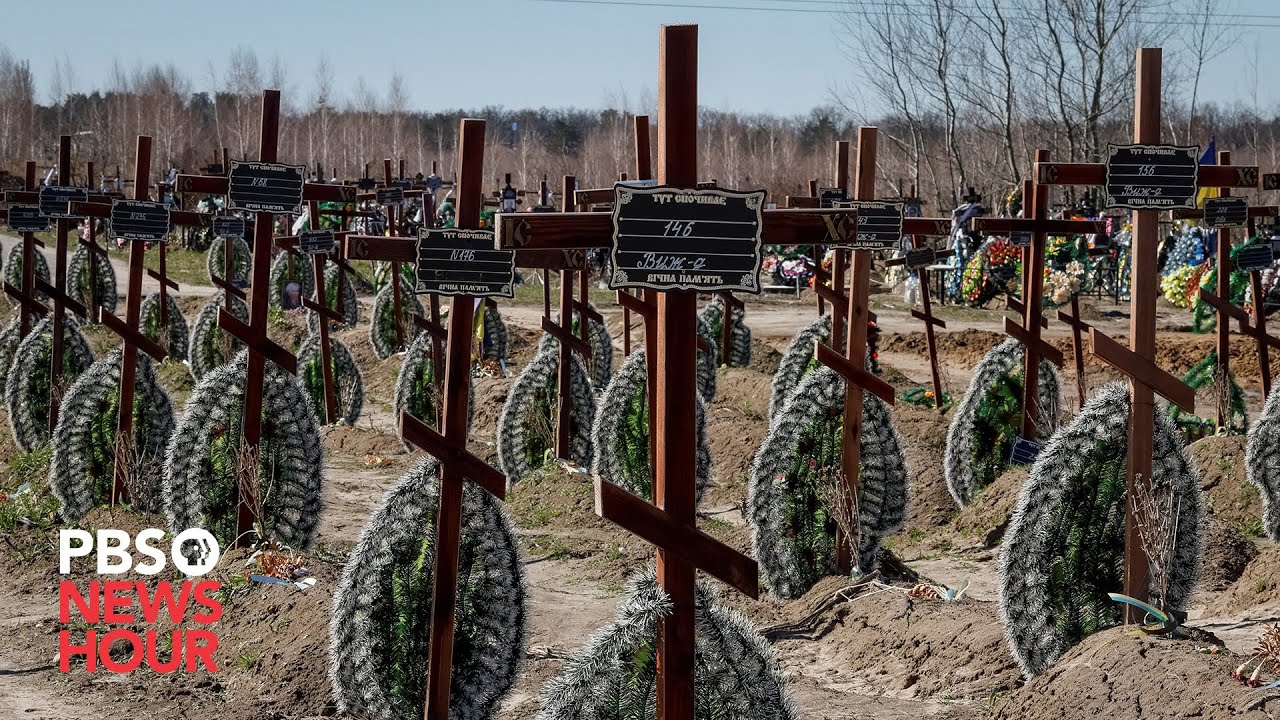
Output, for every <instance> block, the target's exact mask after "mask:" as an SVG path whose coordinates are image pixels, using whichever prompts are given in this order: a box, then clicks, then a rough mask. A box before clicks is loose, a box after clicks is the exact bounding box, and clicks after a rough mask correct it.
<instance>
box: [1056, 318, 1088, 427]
mask: <svg viewBox="0 0 1280 720" xmlns="http://www.w3.org/2000/svg"><path fill="white" fill-rule="evenodd" d="M1058 322H1061V323H1063V324H1065V325H1066V326H1067V327H1069V328H1071V354H1072V356H1073V359H1074V360H1075V368H1076V408H1077V409H1083V408H1084V400H1085V396H1086V395H1087V394H1088V388H1087V387H1086V386H1085V377H1084V338H1083V337H1082V336H1083V334H1085V333H1089V332H1092V330H1093V326H1092V325H1090V324H1089V323H1087V322H1085V321H1084V320H1081V319H1080V297H1079V295H1077V294H1076V293H1071V312H1070V313H1065V312H1063V311H1061V310H1059V311H1058Z"/></svg>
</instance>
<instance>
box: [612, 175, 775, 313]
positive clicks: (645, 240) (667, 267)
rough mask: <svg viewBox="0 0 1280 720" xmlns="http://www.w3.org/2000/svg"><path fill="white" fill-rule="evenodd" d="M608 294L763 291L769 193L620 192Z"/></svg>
mask: <svg viewBox="0 0 1280 720" xmlns="http://www.w3.org/2000/svg"><path fill="white" fill-rule="evenodd" d="M613 193H614V202H613V243H612V248H611V253H610V257H611V258H612V260H613V267H614V271H613V276H612V278H611V279H610V282H609V288H610V289H612V290H618V289H622V288H633V287H639V288H648V289H651V290H699V291H704V292H727V291H733V290H740V291H744V292H750V293H758V292H760V282H759V273H760V261H761V255H760V236H761V233H762V231H763V229H764V222H763V220H764V215H763V213H764V203H765V197H766V195H767V194H768V193H766V192H765V191H764V190H756V191H751V192H740V191H735V190H721V189H716V188H705V189H698V190H689V189H683V188H675V187H669V186H659V187H652V188H634V187H626V186H622V185H615V186H614V191H613Z"/></svg>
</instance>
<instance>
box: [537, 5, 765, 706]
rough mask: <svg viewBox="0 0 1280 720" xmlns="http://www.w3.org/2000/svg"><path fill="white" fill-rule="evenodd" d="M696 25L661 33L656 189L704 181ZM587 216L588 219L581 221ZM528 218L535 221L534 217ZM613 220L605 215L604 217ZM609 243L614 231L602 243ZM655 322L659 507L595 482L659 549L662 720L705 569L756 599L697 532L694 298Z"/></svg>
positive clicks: (668, 297)
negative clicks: (663, 597) (663, 607)
mask: <svg viewBox="0 0 1280 720" xmlns="http://www.w3.org/2000/svg"><path fill="white" fill-rule="evenodd" d="M697 47H698V30H697V26H696V25H684V26H663V28H662V31H661V44H660V49H659V79H658V138H659V149H658V183H659V184H661V185H670V186H673V187H684V188H691V187H693V186H694V185H695V184H696V181H697V174H698V173H697V157H698V153H697V107H698V101H697V77H698V75H697V73H698V65H697V63H698V51H697ZM582 215H584V216H587V215H591V213H582ZM531 217H536V216H535V215H531ZM606 217H608V216H607V215H606ZM611 235H612V232H611V230H606V231H605V236H606V237H609V236H611ZM657 305H658V307H657V318H656V322H655V323H653V324H652V325H650V327H651V328H655V329H656V330H657V333H656V334H657V342H656V344H657V352H656V357H652V358H649V363H650V364H651V365H653V366H656V368H657V371H658V379H657V382H656V383H654V384H653V385H651V391H652V392H653V393H654V403H653V407H652V410H651V415H655V416H656V418H657V434H656V435H655V436H653V437H651V442H652V443H653V444H654V455H655V462H654V464H653V470H654V473H653V476H654V488H655V494H656V506H655V504H650V503H649V502H648V501H646V500H643V499H641V498H638V497H635V496H634V495H632V494H631V493H629V492H627V491H625V490H622V489H620V488H617V487H614V486H612V485H610V484H608V483H606V482H604V481H602V480H600V479H599V478H597V479H596V482H595V487H596V512H597V513H598V514H599V515H600V516H601V517H604V518H605V519H607V520H610V521H612V522H615V523H617V524H619V525H621V526H622V527H624V528H626V529H627V530H629V531H630V532H633V533H635V534H637V535H639V536H640V537H642V538H644V539H646V540H648V541H649V542H651V543H653V544H654V545H656V546H657V572H658V583H659V584H660V585H661V587H662V589H663V590H664V592H665V593H666V594H667V596H668V597H669V598H670V601H671V612H670V613H668V614H666V615H665V616H663V617H662V619H660V620H659V621H658V637H657V667H658V681H657V717H658V718H659V720H693V717H694V656H695V632H696V631H695V623H694V595H695V589H694V584H695V576H696V573H697V570H698V569H702V570H704V571H706V572H708V573H711V574H712V575H714V576H716V577H718V578H720V579H722V580H724V581H725V582H727V583H729V584H730V585H732V586H733V587H734V588H736V589H737V590H739V591H740V592H743V593H744V594H746V595H748V596H751V597H755V596H756V595H757V594H758V591H759V590H758V574H757V573H758V570H757V567H756V563H755V561H754V560H751V559H750V558H748V557H746V556H744V555H742V554H741V553H738V552H737V551H735V550H733V549H732V548H729V547H727V546H725V545H722V544H721V543H719V542H718V541H716V540H715V539H714V538H711V537H710V536H708V535H706V534H705V533H703V532H701V531H699V530H698V529H697V527H696V514H695V501H694V496H695V492H694V477H693V468H694V467H695V466H696V465H697V463H696V459H697V440H696V437H697V434H696V433H697V421H696V413H694V412H692V403H693V402H694V401H695V398H696V397H697V393H698V389H697V356H696V352H697V351H696V349H695V344H694V338H695V337H696V336H697V295H696V293H693V292H688V291H669V292H663V293H661V294H659V296H658V301H657Z"/></svg>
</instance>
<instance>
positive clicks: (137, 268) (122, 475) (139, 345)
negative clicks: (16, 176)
mask: <svg viewBox="0 0 1280 720" xmlns="http://www.w3.org/2000/svg"><path fill="white" fill-rule="evenodd" d="M150 172H151V138H150V137H149V136H147V135H139V136H138V145H137V150H136V152H135V153H134V168H133V200H134V201H138V206H139V207H141V208H145V207H147V206H150V207H156V206H157V205H159V206H162V203H150V198H149V197H148V192H147V191H148V188H149V187H150V184H151V183H150V180H149V176H150ZM70 211H71V214H73V215H78V216H82V217H86V218H90V219H92V218H111V217H112V214H113V205H109V204H106V203H92V202H91V203H79V202H73V203H71V204H70ZM165 211H166V212H165V214H167V215H168V217H167V218H166V220H165V222H164V226H163V228H161V229H160V230H159V232H161V233H163V235H164V236H165V239H163V240H158V242H159V244H160V246H161V247H164V245H165V243H167V242H168V240H167V236H168V233H169V230H170V228H171V227H172V225H174V224H179V225H200V224H202V223H203V222H206V221H207V220H208V218H207V217H205V216H203V215H201V214H199V213H194V212H181V211H168V210H167V208H165ZM122 225H123V221H122V220H121V219H119V218H116V219H115V220H114V221H113V222H112V224H111V232H112V234H113V236H116V237H121V235H119V233H122V232H124V228H123V227H122ZM123 239H125V240H127V241H128V242H129V286H128V290H127V291H126V293H125V319H124V320H123V321H122V320H120V319H119V318H117V317H116V316H115V315H113V314H111V313H109V312H107V311H106V310H105V309H104V308H103V307H102V306H100V305H99V306H95V314H96V316H97V320H98V322H100V323H102V324H103V325H105V326H106V327H107V328H108V329H110V330H111V331H112V332H114V333H115V334H116V335H118V336H119V337H120V339H121V340H122V341H123V342H124V353H123V355H122V357H121V361H120V402H119V404H118V406H117V407H118V411H117V413H116V433H117V437H118V438H120V439H122V440H125V441H126V442H129V443H132V437H133V399H134V393H135V392H136V378H137V370H138V356H137V351H138V350H141V351H142V352H145V353H146V354H148V355H150V356H151V357H152V358H154V359H155V360H156V361H157V362H159V361H161V360H164V359H165V358H166V357H168V355H169V353H168V350H166V349H165V348H164V346H163V345H161V344H159V343H156V342H155V341H153V340H152V339H151V338H149V337H147V336H146V335H145V334H144V333H143V332H142V331H141V330H140V329H139V323H140V322H141V307H142V276H143V275H144V273H145V271H146V269H145V268H144V267H143V261H144V259H145V255H146V251H147V242H148V240H140V239H137V238H128V237H125V238H123ZM161 332H163V333H167V332H168V329H167V327H166V326H164V325H161ZM114 478H115V480H114V485H113V487H112V491H111V504H112V505H115V504H116V503H117V502H122V501H123V500H124V498H125V496H126V495H127V494H128V486H127V483H126V481H127V479H128V463H126V462H124V461H123V460H122V459H121V458H117V459H116V463H115V474H114Z"/></svg>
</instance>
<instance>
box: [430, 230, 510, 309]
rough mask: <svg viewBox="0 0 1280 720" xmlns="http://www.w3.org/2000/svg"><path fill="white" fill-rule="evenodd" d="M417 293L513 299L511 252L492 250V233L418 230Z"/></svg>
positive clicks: (481, 231)
mask: <svg viewBox="0 0 1280 720" xmlns="http://www.w3.org/2000/svg"><path fill="white" fill-rule="evenodd" d="M417 273H418V288H417V291H418V292H419V293H435V294H437V295H470V296H472V297H508V298H509V297H513V296H514V294H515V293H514V290H513V286H514V284H515V274H516V254H515V251H514V250H495V249H494V239H493V231H492V230H456V229H448V230H443V229H435V228H421V229H420V230H418V268H417Z"/></svg>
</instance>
